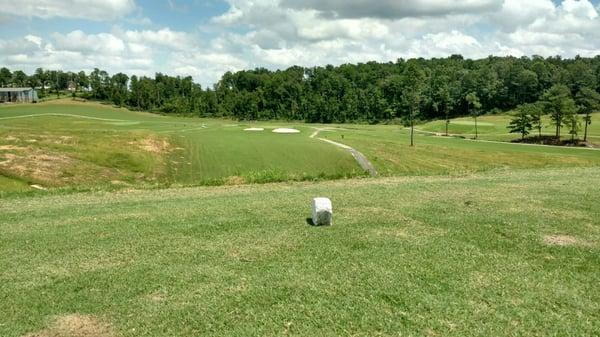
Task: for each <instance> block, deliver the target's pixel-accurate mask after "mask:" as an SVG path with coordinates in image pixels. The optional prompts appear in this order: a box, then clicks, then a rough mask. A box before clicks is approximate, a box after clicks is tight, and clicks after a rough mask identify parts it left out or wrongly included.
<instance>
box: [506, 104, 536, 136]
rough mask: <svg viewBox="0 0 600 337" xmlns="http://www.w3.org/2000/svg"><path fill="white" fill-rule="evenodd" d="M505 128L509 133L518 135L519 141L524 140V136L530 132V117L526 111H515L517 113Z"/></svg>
mask: <svg viewBox="0 0 600 337" xmlns="http://www.w3.org/2000/svg"><path fill="white" fill-rule="evenodd" d="M507 128H508V129H509V130H510V133H520V134H521V140H523V139H525V136H527V135H528V134H529V131H531V128H532V126H531V116H530V115H529V113H528V112H527V110H526V109H517V112H516V113H515V114H514V115H513V118H512V119H511V121H510V123H509V124H508V126H507Z"/></svg>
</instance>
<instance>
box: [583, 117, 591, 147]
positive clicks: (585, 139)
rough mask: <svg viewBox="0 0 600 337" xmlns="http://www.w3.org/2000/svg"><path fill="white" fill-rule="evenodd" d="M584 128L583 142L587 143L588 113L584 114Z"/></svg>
mask: <svg viewBox="0 0 600 337" xmlns="http://www.w3.org/2000/svg"><path fill="white" fill-rule="evenodd" d="M584 122H585V128H584V131H583V142H587V129H588V124H589V123H590V113H589V112H587V113H586V114H585V121H584Z"/></svg>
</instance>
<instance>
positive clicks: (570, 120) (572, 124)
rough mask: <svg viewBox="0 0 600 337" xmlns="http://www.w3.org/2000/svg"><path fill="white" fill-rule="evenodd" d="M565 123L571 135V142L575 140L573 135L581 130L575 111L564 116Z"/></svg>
mask: <svg viewBox="0 0 600 337" xmlns="http://www.w3.org/2000/svg"><path fill="white" fill-rule="evenodd" d="M566 124H567V126H568V127H569V134H570V135H571V142H572V143H574V142H575V137H576V136H577V134H578V133H579V130H581V123H579V116H577V114H576V113H571V114H569V115H568V116H567V117H566Z"/></svg>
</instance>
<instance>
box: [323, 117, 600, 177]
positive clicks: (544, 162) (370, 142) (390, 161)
mask: <svg viewBox="0 0 600 337" xmlns="http://www.w3.org/2000/svg"><path fill="white" fill-rule="evenodd" d="M340 127H341V128H346V130H335V131H330V132H324V133H322V134H321V136H322V137H325V138H328V139H331V140H334V141H338V142H343V143H345V144H348V145H350V146H353V147H354V148H356V149H357V150H359V151H361V152H362V153H363V154H364V155H366V156H367V158H369V159H370V160H371V162H372V163H373V164H374V166H375V167H376V169H377V170H378V172H379V174H381V175H436V174H444V175H447V174H451V175H455V174H463V173H469V172H477V171H486V170H495V169H505V168H514V169H519V168H549V167H588V166H594V167H597V166H600V151H598V150H594V149H586V148H566V147H552V146H538V145H527V144H513V143H507V142H502V143H498V142H485V141H472V140H467V139H460V138H454V137H437V136H434V135H431V134H422V133H416V134H415V146H414V147H410V146H409V144H410V134H409V131H408V130H406V129H405V128H403V127H400V126H386V125H377V126H360V127H355V126H343V125H341V126H340Z"/></svg>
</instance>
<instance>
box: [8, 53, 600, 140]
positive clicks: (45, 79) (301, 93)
mask: <svg viewBox="0 0 600 337" xmlns="http://www.w3.org/2000/svg"><path fill="white" fill-rule="evenodd" d="M69 82H72V83H75V85H76V86H77V90H78V91H80V92H81V94H80V95H82V96H84V97H87V98H90V99H96V100H104V101H111V102H113V103H114V104H116V105H119V106H127V107H129V108H132V109H139V110H146V111H154V112H161V113H167V114H170V113H174V114H185V115H196V116H204V117H220V116H226V117H233V118H237V119H261V120H266V119H283V120H302V121H307V122H320V123H330V122H336V123H344V122H367V123H380V122H389V121H394V120H397V121H401V122H403V123H405V124H407V125H412V124H414V123H415V121H416V120H429V119H437V118H442V119H443V118H445V119H449V118H452V117H456V116H466V115H471V116H474V117H477V115H479V114H482V113H497V112H501V111H508V110H512V109H515V108H517V107H519V108H520V109H521V108H522V109H529V110H531V111H533V113H534V114H535V113H536V107H532V106H531V105H530V104H533V103H536V102H538V104H540V109H541V111H542V112H543V113H544V114H547V115H549V116H550V117H552V118H553V120H556V121H557V123H558V125H559V126H558V128H557V133H560V128H561V127H563V126H568V124H569V123H572V122H573V120H570V118H571V117H569V116H573V115H575V117H574V118H577V113H581V114H587V115H586V116H587V117H584V121H586V120H585V118H588V119H589V112H590V111H591V110H593V109H594V108H595V104H596V103H595V102H593V100H594V97H595V96H594V94H596V95H597V94H598V91H599V90H600V56H597V57H594V58H583V57H575V58H574V59H563V58H561V57H550V58H543V57H538V56H534V57H531V58H530V57H521V58H516V57H488V58H485V59H480V60H470V59H464V58H463V57H462V56H460V55H453V56H450V57H448V58H434V59H429V60H426V59H422V58H420V59H410V60H403V59H399V60H398V61H397V62H389V63H377V62H368V63H360V64H344V65H341V66H337V67H335V66H331V65H328V66H325V67H314V68H303V67H298V66H293V67H290V68H288V69H286V70H278V71H270V70H267V69H262V68H260V69H255V70H246V71H239V72H236V73H231V72H227V73H225V74H224V75H223V76H222V77H221V79H220V81H219V82H218V83H217V84H215V85H214V86H213V87H212V88H202V87H201V86H200V85H199V84H197V83H194V82H193V80H192V78H191V77H172V76H167V75H164V74H161V73H157V74H156V75H155V76H154V78H150V77H138V76H131V77H130V76H128V75H126V74H123V73H118V74H114V75H112V76H111V75H109V74H108V73H107V72H106V71H103V70H99V69H95V70H94V71H92V72H90V73H85V72H83V71H81V72H78V73H72V72H62V71H54V70H44V69H37V70H36V71H35V73H34V74H31V75H27V74H25V73H24V72H22V71H20V70H16V71H12V72H11V71H10V70H9V69H7V68H1V69H0V86H29V87H38V88H40V87H41V88H42V89H41V92H40V95H41V96H44V95H49V94H52V92H55V93H56V94H60V93H59V91H60V90H64V89H66V87H67V85H68V83H69ZM42 84H43V85H42ZM44 88H47V89H44ZM571 101H573V102H571ZM544 102H545V103H544ZM590 102H591V103H590ZM529 110H528V111H529ZM571 111H572V112H573V113H571ZM521 115H523V114H521ZM532 117H535V116H534V115H531V116H529V114H528V117H527V118H529V119H530V118H532ZM571 119H572V118H571ZM525 122H526V123H525V126H527V125H528V123H527V121H525ZM586 123H587V121H586ZM586 126H587V124H586ZM517 129H518V128H517ZM521 129H522V128H521ZM515 132H518V131H515Z"/></svg>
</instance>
